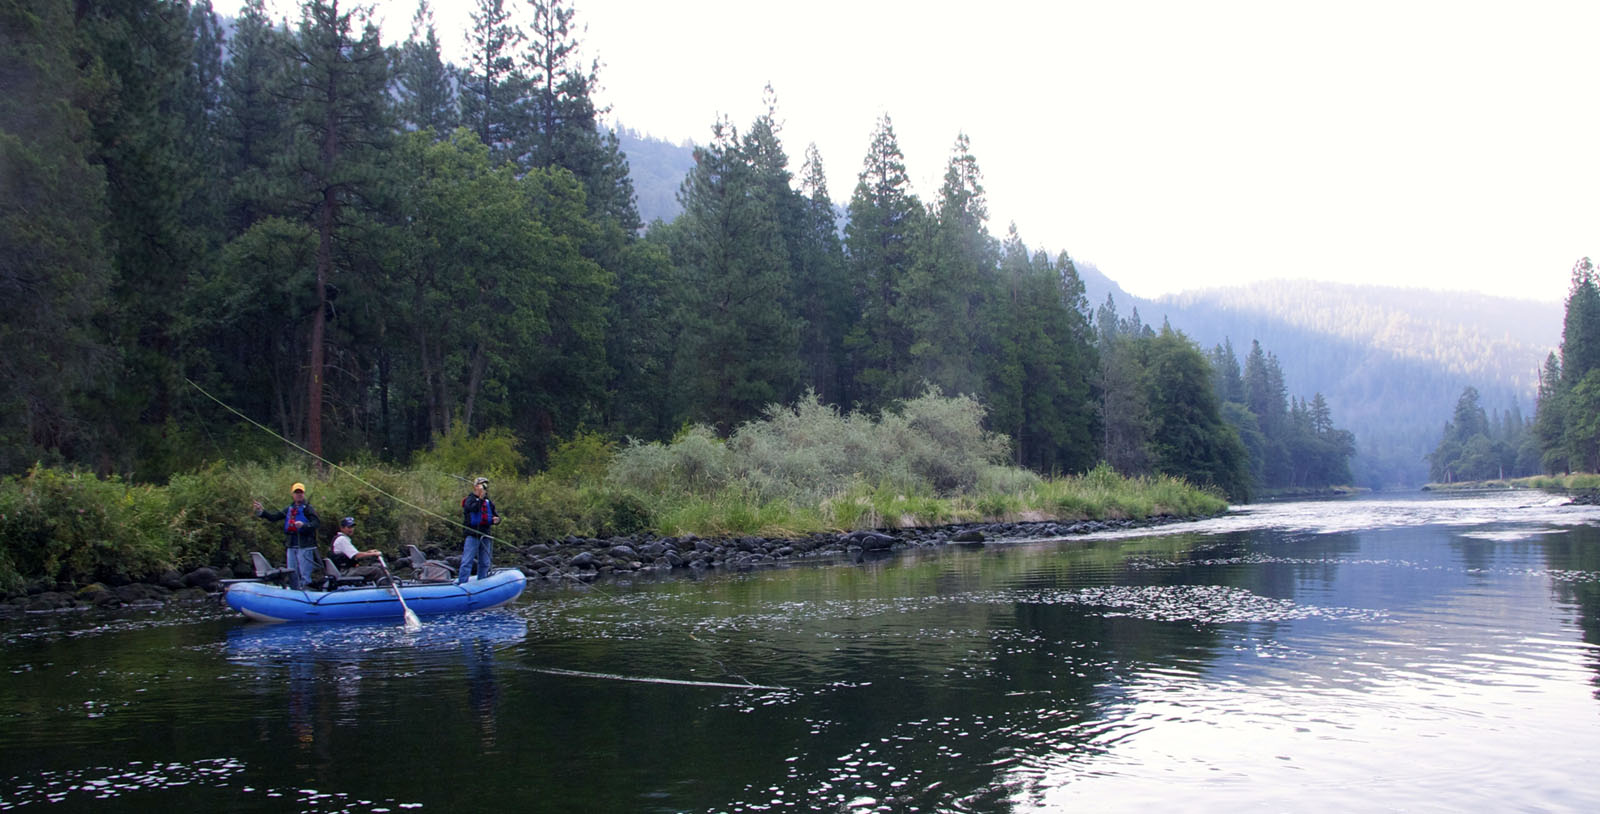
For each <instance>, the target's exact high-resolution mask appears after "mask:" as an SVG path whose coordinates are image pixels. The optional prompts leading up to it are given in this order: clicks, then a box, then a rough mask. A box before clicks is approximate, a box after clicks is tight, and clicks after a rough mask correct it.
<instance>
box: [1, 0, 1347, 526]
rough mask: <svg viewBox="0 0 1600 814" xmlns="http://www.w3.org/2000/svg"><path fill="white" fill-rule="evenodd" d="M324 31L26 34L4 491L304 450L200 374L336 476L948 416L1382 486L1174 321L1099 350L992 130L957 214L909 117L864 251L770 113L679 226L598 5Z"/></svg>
mask: <svg viewBox="0 0 1600 814" xmlns="http://www.w3.org/2000/svg"><path fill="white" fill-rule="evenodd" d="M301 8H302V13H301V17H300V19H299V20H298V21H296V22H295V23H294V24H293V25H289V24H287V23H283V22H275V21H273V20H272V19H270V18H269V16H268V14H267V11H266V9H265V7H264V5H263V2H262V0H247V2H246V3H245V5H244V6H243V8H241V9H240V10H239V13H238V16H237V17H236V18H235V19H234V20H233V21H232V27H231V35H229V36H224V31H225V30H229V29H225V27H224V26H223V25H222V23H221V21H220V20H219V18H218V16H217V15H216V13H215V12H214V10H213V9H212V7H211V4H210V2H208V0H201V2H198V3H189V2H171V1H166V2H163V1H161V0H130V2H123V3H115V4H84V3H77V4H73V3H69V2H66V0H12V1H11V2H8V3H6V4H5V5H4V6H3V7H0V16H3V18H4V28H3V34H0V36H3V37H4V40H3V41H0V46H3V47H0V75H4V76H6V77H8V87H7V92H6V93H5V94H3V95H0V124H3V132H0V157H3V161H4V172H5V176H6V178H7V191H6V195H5V197H4V199H3V200H0V241H3V246H0V290H3V291H4V292H5V293H6V294H7V295H8V298H9V302H10V304H11V311H12V313H11V316H10V317H9V318H8V319H7V320H6V322H5V324H4V327H3V328H0V365H3V366H4V368H5V373H6V376H5V380H6V382H7V384H6V387H5V390H4V391H3V393H0V402H3V403H0V407H3V409H0V456H3V459H0V469H3V471H5V472H17V471H21V470H22V469H25V468H26V467H28V466H29V465H31V464H32V463H33V462H34V461H36V460H43V461H46V462H54V463H68V464H75V465H87V466H91V467H93V468H95V469H97V470H99V471H101V472H104V473H113V472H114V473H121V474H125V475H131V476H133V477H135V478H139V479H144V480H161V479H164V478H166V477H168V476H169V475H170V474H172V473H174V472H179V471H186V470H188V469H192V468H193V467H195V466H196V465H198V464H199V463H200V462H202V461H204V460H207V459H214V458H218V457H230V458H239V457H245V458H250V457H270V456H272V455H274V454H275V453H276V452H277V451H278V450H280V449H281V447H280V445H279V444H278V442H276V441H275V440H273V439H272V438H271V437H270V436H268V435H267V434H265V433H262V432H260V431H259V430H256V429H254V428H252V427H250V426H249V425H247V424H245V423H244V422H242V421H240V420H238V419H237V418H236V417H234V416H233V415H232V414H231V413H229V412H227V411H225V410H223V409H222V408H221V407H219V406H218V405H217V404H215V403H214V402H212V401H211V400H210V399H207V398H205V397H203V396H202V395H201V394H200V392H199V389H198V388H195V387H191V386H189V384H188V381H186V380H189V381H193V382H195V383H196V384H198V385H200V386H201V387H203V388H205V390H206V391H208V392H209V393H211V394H213V395H214V396H215V397H216V398H217V399H219V400H221V401H222V402H224V403H226V404H227V405H230V406H232V407H234V408H236V409H238V410H239V411H240V412H242V413H243V414H245V415H248V416H252V417H256V418H259V419H262V420H265V421H266V422H267V423H270V424H271V425H272V426H273V427H274V428H275V430H276V431H277V432H279V433H281V434H282V435H283V436H284V437H287V438H289V439H292V440H294V441H295V442H296V443H301V444H303V445H305V446H306V447H307V448H309V449H311V450H312V451H314V452H316V453H318V454H323V455H327V456H328V457H332V458H344V459H352V458H353V459H363V458H370V459H378V460H386V461H388V460H393V461H404V460H407V459H408V458H410V456H412V455H413V454H414V453H416V452H417V451H419V450H423V449H426V448H428V446H429V445H430V444H431V443H432V442H433V440H434V439H435V438H438V437H441V436H443V435H444V434H447V433H450V432H452V431H462V430H464V431H466V432H468V433H476V432H481V431H485V430H489V429H491V428H494V429H496V430H497V431H509V432H510V433H512V434H513V435H514V436H515V437H516V438H519V439H521V441H522V443H523V444H524V445H525V450H524V451H525V452H526V453H528V456H529V460H530V461H531V462H532V464H533V465H540V464H542V463H543V462H544V461H545V460H546V457H547V455H548V451H549V450H550V449H551V448H552V446H553V445H554V443H555V442H556V441H558V440H559V439H562V438H567V437H573V436H574V435H576V434H577V433H579V432H580V431H584V430H588V431H596V430H598V431H600V432H603V433H605V434H607V435H609V436H611V437H615V438H621V437H635V438H641V439H664V438H670V437H672V436H673V435H675V434H677V433H679V432H680V431H681V430H682V428H684V427H685V426H686V425H690V424H704V425H708V426H710V427H713V428H715V429H716V431H717V432H719V433H722V434H724V435H726V434H727V433H729V432H731V431H732V430H733V429H734V428H735V427H736V426H738V425H739V424H741V423H742V422H745V421H748V420H750V419H753V418H757V417H759V416H760V415H762V413H763V410H765V409H766V408H767V407H768V406H769V405H771V404H774V403H777V404H789V403H796V402H797V401H799V400H801V399H803V398H808V397H809V398H815V399H817V400H820V402H822V403H825V404H830V405H838V406H841V407H845V408H851V409H860V410H864V411H869V412H875V411H880V410H883V409H885V408H888V407H892V406H893V405H896V404H899V403H903V402H904V401H905V400H907V399H911V398H915V397H918V396H920V395H922V394H924V393H927V392H934V391H938V392H945V393H949V394H952V395H954V394H968V395H972V396H974V397H975V398H977V399H978V400H979V401H981V403H982V404H983V405H984V406H985V408H986V411H987V412H986V415H987V421H988V423H989V425H990V426H991V427H992V429H993V430H995V431H997V432H1001V433H1004V434H1005V435H1006V436H1008V437H1009V438H1010V439H1011V442H1012V446H1011V451H1010V454H1011V456H1012V457H1013V459H1014V461H1015V463H1017V464H1019V465H1023V466H1026V467H1030V468H1032V469H1035V470H1038V471H1043V472H1079V471H1084V470H1086V469H1088V468H1090V467H1091V466H1092V465H1094V464H1095V463H1096V462H1097V461H1099V460H1102V459H1104V460H1107V461H1109V462H1111V463H1112V464H1113V465H1115V466H1116V467H1117V468H1118V469H1119V470H1121V471H1123V472H1126V473H1131V474H1141V473H1164V474H1175V475H1181V476H1184V477H1187V478H1189V479H1190V480H1191V481H1193V482H1195V483H1198V484H1202V485H1211V486H1215V487H1217V488H1218V489H1221V490H1224V491H1226V492H1227V493H1228V494H1230V495H1234V496H1236V497H1237V496H1243V495H1245V494H1248V491H1249V490H1250V488H1252V486H1255V485H1258V484H1259V485H1269V486H1270V485H1275V484H1278V483H1293V484H1316V483H1330V482H1336V481H1339V480H1340V478H1341V477H1344V479H1348V477H1347V470H1343V469H1341V467H1342V466H1343V464H1342V463H1339V462H1337V461H1335V460H1334V459H1335V458H1337V457H1338V455H1337V452H1338V450H1341V449H1344V448H1345V446H1347V445H1348V443H1347V442H1348V434H1347V433H1346V434H1345V435H1344V436H1339V434H1338V431H1336V430H1334V429H1333V428H1332V425H1331V420H1330V419H1329V418H1328V416H1327V415H1326V409H1325V406H1321V407H1319V406H1318V405H1319V404H1320V403H1321V402H1320V397H1318V398H1317V399H1314V400H1313V401H1312V403H1310V404H1301V403H1299V402H1294V403H1288V402H1284V401H1283V396H1282V387H1281V372H1279V374H1278V379H1277V382H1278V384H1277V385H1276V387H1277V390H1273V385H1272V384H1271V381H1270V368H1269V369H1268V371H1267V372H1264V373H1261V374H1260V375H1263V376H1268V381H1267V382H1266V383H1265V384H1264V385H1262V387H1263V388H1264V389H1263V390H1262V400H1261V401H1260V402H1259V403H1258V402H1257V401H1256V400H1255V397H1254V395H1253V392H1254V391H1250V390H1248V388H1247V389H1246V390H1242V391H1239V392H1238V393H1235V392H1234V391H1232V390H1228V391H1226V392H1225V391H1223V390H1222V389H1219V386H1218V384H1217V382H1218V381H1220V379H1219V374H1218V373H1217V371H1216V369H1214V367H1213V365H1212V364H1209V363H1208V359H1207V357H1206V355H1205V354H1204V353H1203V352H1202V351H1201V350H1200V349H1199V348H1198V347H1197V346H1196V345H1195V344H1194V343H1193V342H1191V341H1190V340H1189V339H1188V338H1187V337H1185V336H1184V335H1183V334H1181V333H1179V332H1177V331H1174V330H1172V329H1171V328H1170V327H1163V329H1162V330H1161V331H1160V332H1159V333H1158V332H1155V331H1153V330H1151V329H1149V328H1147V327H1145V326H1143V325H1140V324H1139V322H1138V318H1137V314H1135V315H1134V316H1133V317H1132V318H1131V320H1128V321H1126V322H1124V321H1122V320H1119V319H1118V318H1117V316H1116V314H1115V309H1114V306H1111V305H1110V304H1109V303H1108V307H1110V309H1111V310H1110V313H1109V314H1108V313H1106V309H1101V311H1100V312H1099V313H1098V314H1097V315H1096V316H1097V318H1098V320H1097V321H1098V323H1099V324H1098V325H1096V324H1093V323H1094V322H1095V320H1093V319H1091V313H1090V310H1089V307H1088V304H1087V303H1086V301H1085V299H1084V293H1083V284H1082V281H1081V280H1080V279H1079V277H1078V274H1077V271H1076V269H1075V266H1074V264H1073V261H1072V259H1071V258H1070V257H1069V256H1067V255H1066V254H1065V253H1061V254H1058V255H1056V256H1054V257H1051V256H1049V255H1047V254H1046V253H1044V252H1034V251H1030V250H1029V249H1028V248H1027V247H1026V246H1025V244H1024V243H1023V242H1022V240H1021V238H1020V236H1018V234H1017V233H1016V230H1015V229H1014V228H1012V229H1011V230H1010V231H1009V233H1008V234H1007V236H1006V238H1005V239H1004V240H996V239H994V238H993V237H991V236H990V234H989V232H988V212H987V206H986V202H985V197H984V189H983V185H982V175H981V172H980V171H979V168H978V163H977V159H976V158H975V157H974V155H973V153H972V151H971V149H970V145H969V144H968V141H967V139H966V137H965V136H959V137H958V138H957V139H956V140H955V143H954V148H953V150H952V153H951V157H950V160H949V163H948V165H947V166H946V169H945V174H944V178H943V183H942V184H941V186H940V188H939V190H938V193H937V195H936V197H935V198H933V199H932V200H930V201H927V202H924V201H923V200H921V199H919V198H918V197H917V196H916V194H915V193H914V192H913V190H912V189H911V185H910V180H909V175H908V173H907V171H906V167H905V162H904V157H903V155H902V153H901V151H900V149H899V146H898V144H897V140H896V136H895V132H894V128H893V126H892V123H891V121H890V119H889V117H888V116H887V115H886V116H884V117H883V118H882V119H880V120H879V122H878V123H877V126H876V128H875V131H874V132H873V133H872V136H871V143H870V146H869V148H868V150H867V153H866V156H865V158H864V159H863V162H862V169H861V172H860V174H859V175H858V180H857V183H856V186H855V188H854V190H853V191H852V194H851V196H850V199H849V203H848V207H847V211H848V218H847V221H846V223H845V225H844V227H843V229H842V230H841V229H840V228H839V224H838V222H837V220H836V217H835V211H834V205H833V203H832V199H831V198H830V196H829V191H828V189H827V187H826V183H825V180H824V173H823V165H822V159H821V156H820V155H818V153H817V151H816V149H815V147H814V146H813V147H811V148H809V149H808V150H807V151H806V153H805V159H804V161H803V162H802V165H801V167H800V169H799V171H798V173H795V172H793V171H791V169H790V161H789V158H788V156H787V154H786V153H785V150H784V146H783V144H782V141H781V138H780V135H781V125H780V120H779V118H778V115H777V102H776V99H775V96H773V95H772V93H771V89H770V88H769V89H768V97H767V102H768V104H767V110H766V112H765V113H764V114H763V115H761V116H759V117H757V118H756V119H755V121H753V122H752V123H751V124H750V125H749V126H747V127H745V128H743V129H742V130H741V129H740V128H738V127H736V126H735V125H734V124H733V123H732V122H729V121H727V120H721V121H717V122H715V123H713V124H712V128H711V138H710V140H709V143H708V144H707V145H706V146H703V147H699V148H697V149H696V150H695V166H694V168H693V169H692V170H691V171H690V172H689V174H688V176H687V178H685V180H684V182H683V185H682V187H681V190H680V193H679V201H680V203H681V204H682V207H683V213H682V215H681V216H680V217H678V218H677V219H675V220H674V221H673V222H671V223H661V222H656V223H653V224H650V225H649V226H648V228H646V227H645V225H644V224H642V223H640V218H639V215H638V212H637V207H636V202H635V196H634V192H633V187H632V183H631V181H630V178H629V167H628V162H627V159H626V156H625V155H624V154H623V153H622V151H621V149H620V148H619V146H618V139H617V136H616V134H615V133H614V132H611V131H609V130H607V129H606V128H604V127H602V126H601V125H600V116H601V115H602V114H603V113H604V111H603V110H600V109H597V108H596V106H595V103H594V100H593V92H594V90H595V88H596V85H597V82H598V67H597V63H590V64H587V65H585V64H581V63H580V61H579V56H578V46H579V42H578V39H577V36H576V33H575V32H576V26H575V24H574V10H573V9H572V7H571V6H570V5H569V4H567V3H566V2H564V1H563V0H529V2H527V3H526V4H525V6H519V7H516V8H513V7H511V6H508V5H507V4H506V3H505V0H478V2H477V7H476V10H475V12H474V13H473V15H472V20H473V25H472V28H471V30H470V31H469V32H468V46H469V54H470V55H469V57H468V58H467V60H466V64H465V65H461V66H456V65H452V64H449V63H447V62H445V61H444V59H443V58H442V56H441V51H440V43H439V40H438V37H437V34H436V31H435V28H434V25H433V22H432V16H431V12H430V10H429V8H428V6H427V5H426V3H423V4H422V5H421V6H419V8H418V11H417V14H416V17H415V19H414V22H413V27H412V29H411V35H410V38H409V39H408V40H407V41H405V42H404V43H401V44H399V45H397V46H388V47H386V46H383V45H381V44H380V42H379V36H378V31H377V30H376V28H374V27H373V26H372V25H371V24H370V22H369V21H368V20H367V18H366V16H365V15H366V12H365V11H364V10H363V9H362V8H361V7H357V6H354V5H341V4H340V3H338V2H337V1H336V0H311V1H310V2H306V3H305V4H303V6H302V7H301ZM519 10H520V13H514V12H518V11H519ZM1258 350H1259V348H1256V349H1254V350H1253V352H1252V356H1251V357H1250V359H1247V364H1246V369H1245V371H1244V375H1243V381H1244V382H1245V384H1246V385H1250V383H1251V382H1253V381H1254V379H1253V378H1252V377H1253V376H1255V375H1256V367H1255V366H1254V365H1256V363H1257V360H1256V359H1255V356H1256V353H1255V351H1258ZM1235 368H1237V364H1235ZM1235 375H1237V373H1236V374H1235ZM807 394H811V395H810V396H808V395H807ZM1235 396H1237V398H1235ZM1274 399H1276V401H1274ZM1285 405H1287V406H1285ZM1258 408H1259V409H1258ZM1302 430H1303V433H1302ZM1296 433H1301V434H1296ZM1318 445H1325V446H1326V447H1327V448H1326V449H1324V448H1323V447H1321V446H1318ZM1343 454H1344V455H1345V456H1346V457H1348V452H1345V453H1343ZM1319 456H1322V457H1319Z"/></svg>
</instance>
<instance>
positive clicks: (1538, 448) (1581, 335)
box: [1428, 257, 1600, 483]
mask: <svg viewBox="0 0 1600 814" xmlns="http://www.w3.org/2000/svg"><path fill="white" fill-rule="evenodd" d="M1596 277H1597V275H1596V271H1595V267H1594V263H1593V262H1592V261H1591V260H1590V259H1589V258H1587V257H1584V258H1581V259H1579V260H1578V262H1577V263H1575V264H1573V267H1572V283H1571V286H1570V288H1569V290H1568V294H1567V302H1566V315H1565V318H1564V319H1563V320H1562V326H1561V348H1560V352H1559V353H1551V354H1550V355H1549V356H1547V357H1546V358H1545V362H1544V366H1543V367H1542V368H1540V369H1539V371H1538V374H1539V395H1538V405H1537V409H1536V411H1535V414H1534V417H1533V418H1532V419H1531V420H1529V419H1524V418H1523V417H1522V414H1521V413H1520V412H1519V411H1516V410H1511V411H1508V412H1506V413H1503V414H1501V413H1498V412H1497V414H1496V415H1494V416H1489V415H1487V414H1486V413H1485V412H1484V409H1483V407H1482V406H1481V405H1480V404H1479V403H1478V402H1479V397H1478V391H1477V389H1476V388H1474V387H1470V386H1469V387H1467V388H1466V389H1465V390H1463V391H1462V393H1461V398H1460V400H1458V401H1457V402H1456V408H1455V412H1454V413H1453V414H1452V415H1451V417H1450V419H1449V420H1448V421H1446V422H1445V425H1444V431H1443V433H1441V435H1440V438H1439V443H1438V445H1437V446H1436V447H1434V450H1433V452H1432V454H1430V455H1429V456H1428V462H1429V466H1430V471H1429V475H1430V477H1431V479H1432V480H1433V481H1434V482H1435V483H1454V482H1459V481H1482V480H1501V479H1505V478H1520V477H1529V476H1533V475H1539V474H1542V473H1543V474H1567V473H1574V472H1590V473H1592V472H1600V281H1597V279H1596Z"/></svg>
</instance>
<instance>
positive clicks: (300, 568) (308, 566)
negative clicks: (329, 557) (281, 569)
mask: <svg viewBox="0 0 1600 814" xmlns="http://www.w3.org/2000/svg"><path fill="white" fill-rule="evenodd" d="M287 553H288V556H289V587H291V588H294V589H296V590H300V591H303V590H305V589H307V588H309V587H311V575H312V574H313V573H315V572H316V570H317V549H316V546H304V547H302V548H291V549H289V550H288V552H287Z"/></svg>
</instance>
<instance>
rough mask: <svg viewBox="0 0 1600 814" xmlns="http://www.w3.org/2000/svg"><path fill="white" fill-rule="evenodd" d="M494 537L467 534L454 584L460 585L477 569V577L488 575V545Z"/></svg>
mask: <svg viewBox="0 0 1600 814" xmlns="http://www.w3.org/2000/svg"><path fill="white" fill-rule="evenodd" d="M493 543H494V538H493V537H490V536H489V535H487V534H484V535H477V534H468V535H467V544H466V545H465V546H463V547H462V549H461V568H460V569H459V570H457V571H456V584H457V585H460V584H462V583H464V582H466V581H467V578H468V577H470V576H473V571H474V570H476V571H477V577H478V579H483V578H484V577H486V576H489V546H490V545H492V544H493Z"/></svg>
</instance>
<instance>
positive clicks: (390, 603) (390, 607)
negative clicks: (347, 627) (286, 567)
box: [226, 568, 528, 622]
mask: <svg viewBox="0 0 1600 814" xmlns="http://www.w3.org/2000/svg"><path fill="white" fill-rule="evenodd" d="M527 581H528V578H527V577H526V576H523V574H522V572H521V571H518V570H517V569H515V568H507V569H504V570H501V571H495V572H494V573H492V574H490V575H489V576H487V577H484V578H483V579H478V580H473V581H471V582H468V583H467V584H465V585H457V584H455V583H454V582H402V583H401V584H400V593H401V594H402V595H403V596H405V599H406V606H407V607H409V608H411V611H412V612H413V613H416V614H417V615H419V616H427V615H430V614H438V613H461V612H463V611H475V610H483V609H484V608H493V607H497V606H500V605H504V604H506V603H507V602H510V601H511V600H513V599H516V598H517V596H518V595H519V594H521V593H522V588H523V586H524V585H525V584H526V583H527ZM226 598H227V600H228V606H229V607H231V608H233V609H234V610H237V611H240V612H241V613H243V614H244V615H245V616H248V617H250V618H251V619H257V620H260V621H263V622H339V621H347V620H357V619H360V620H372V619H395V620H398V619H400V618H401V614H402V611H401V608H400V600H399V599H396V598H395V595H394V590H393V589H391V588H390V587H389V586H387V585H364V586H356V587H343V588H338V589H335V590H332V591H297V590H294V589H293V588H282V587H279V586H276V585H269V584H267V583H265V582H236V583H234V584H232V585H229V586H228V593H227V596H226Z"/></svg>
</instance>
